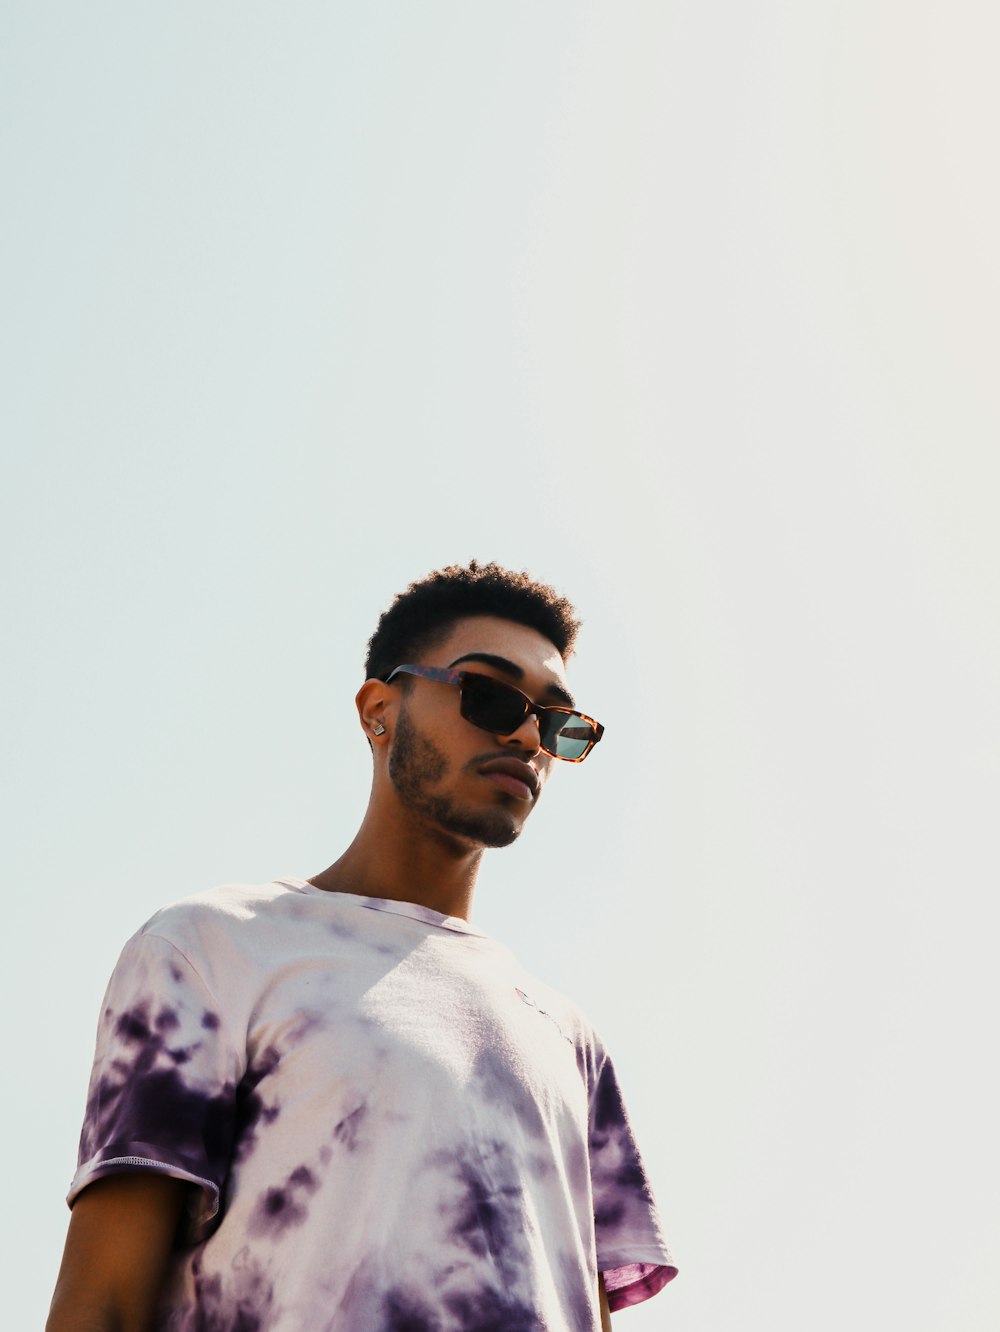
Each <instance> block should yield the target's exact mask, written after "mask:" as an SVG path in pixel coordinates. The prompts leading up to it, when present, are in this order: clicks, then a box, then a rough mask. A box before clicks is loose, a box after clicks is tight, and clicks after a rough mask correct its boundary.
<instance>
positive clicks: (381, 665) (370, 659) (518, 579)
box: [365, 560, 580, 680]
mask: <svg viewBox="0 0 1000 1332" xmlns="http://www.w3.org/2000/svg"><path fill="white" fill-rule="evenodd" d="M470 615H497V616H500V618H501V619H504V620H513V621H514V622H515V623H516V624H524V625H527V626H528V627H529V628H531V629H537V630H538V632H539V633H541V634H544V635H545V637H546V638H547V639H549V640H550V642H552V643H553V644H554V645H555V647H556V649H557V650H558V652H559V655H560V656H561V657H563V658H564V659H565V658H567V657H569V656H570V655H571V653H572V651H573V648H574V645H575V643H576V635H577V631H578V630H579V628H580V621H579V619H578V618H577V615H576V611H575V609H574V608H573V606H572V604H571V603H570V602H569V601H567V600H566V598H565V597H561V596H559V595H558V593H556V592H555V591H553V589H552V588H551V587H549V586H547V584H545V583H539V582H536V581H535V580H534V579H533V578H532V577H531V575H530V574H528V573H523V572H522V573H514V572H512V571H511V570H510V569H504V568H501V566H500V565H499V564H479V563H478V562H477V561H476V560H472V561H471V562H470V563H469V564H468V565H467V566H465V567H462V566H461V565H458V564H450V565H448V567H447V568H445V569H437V570H435V571H434V572H433V573H430V574H428V575H427V577H426V578H422V579H420V581H419V582H416V583H411V584H410V586H409V587H408V588H407V589H406V591H405V592H401V593H400V594H399V595H398V596H397V597H396V598H395V600H394V601H393V603H392V605H391V606H390V607H389V609H388V610H387V611H386V612H385V613H384V614H383V615H382V617H381V619H380V620H379V622H378V627H377V628H376V630H375V632H374V633H373V634H372V636H371V638H370V639H369V640H368V656H367V658H366V659H365V679H366V680H384V679H385V677H386V676H387V675H388V674H389V672H390V671H392V670H394V669H395V668H396V667H397V666H399V665H400V664H401V663H402V662H407V661H413V660H414V659H415V658H416V657H419V656H420V654H421V653H423V652H426V651H427V649H428V648H430V647H433V646H434V645H435V644H436V643H438V642H440V641H442V640H443V639H444V638H445V637H447V634H448V632H449V630H450V629H451V627H452V625H453V624H455V623H456V622H457V621H458V620H464V619H466V618H467V617H468V616H470Z"/></svg>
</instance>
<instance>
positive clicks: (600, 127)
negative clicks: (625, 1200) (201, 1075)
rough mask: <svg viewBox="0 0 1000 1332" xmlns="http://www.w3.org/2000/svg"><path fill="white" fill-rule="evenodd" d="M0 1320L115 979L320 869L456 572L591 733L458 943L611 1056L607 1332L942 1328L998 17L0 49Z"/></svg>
mask: <svg viewBox="0 0 1000 1332" xmlns="http://www.w3.org/2000/svg"><path fill="white" fill-rule="evenodd" d="M0 24H2V30H0V39H2V40H0V116H2V132H3V148H2V160H0V170H2V181H3V194H4V203H3V207H2V209H0V253H2V260H0V262H2V268H3V273H2V296H0V325H2V336H3V352H2V364H3V369H4V376H5V379H6V380H7V383H6V385H5V388H4V393H3V407H2V411H3V418H4V424H3V436H4V443H3V448H4V459H5V467H4V471H5V477H6V479H5V481H4V484H3V490H2V498H0V505H2V523H0V540H2V543H3V552H2V555H3V559H2V568H3V575H4V611H3V621H2V627H3V634H4V639H5V645H4V674H5V684H4V689H3V730H4V739H3V751H4V756H5V763H4V783H5V786H4V799H3V809H4V815H5V823H6V828H5V832H4V836H3V849H4V861H5V870H4V876H3V877H4V888H5V892H6V907H5V912H4V922H5V923H4V929H3V940H4V943H3V952H4V966H3V976H2V982H3V989H4V995H3V1011H4V1013H5V1015H6V1024H5V1028H6V1029H5V1048H6V1050H7V1055H6V1059H5V1064H6V1069H7V1079H8V1080H7V1084H6V1085H7V1089H8V1090H7V1093H6V1095H5V1098H4V1101H5V1104H4V1111H3V1117H4V1123H3V1136H4V1141H5V1143H6V1149H7V1150H6V1163H5V1170H4V1178H5V1185H6V1193H7V1206H6V1207H5V1208H4V1209H3V1214H4V1216H3V1226H4V1230H5V1237H4V1240H3V1243H2V1246H0V1249H2V1253H3V1256H4V1261H5V1263H9V1264H10V1266H9V1270H8V1272H7V1274H6V1276H5V1278H4V1306H5V1314H4V1321H5V1325H6V1326H8V1327H11V1328H17V1329H18V1332H20V1329H21V1328H25V1329H31V1328H36V1327H40V1326H41V1323H42V1321H43V1317H44V1310H45V1309H46V1308H47V1305H48V1300H49V1296H50V1293H51V1287H52V1283H53V1280H54V1276H55V1270H56V1266H57V1263H58V1258H59V1254H60V1251H61V1247H62V1241H63V1236H64V1232H65V1225H66V1221H67V1217H68V1213H67V1211H66V1209H65V1206H64V1203H63V1197H64V1194H65V1191H66V1188H67V1185H68V1182H69V1179H70V1176H71V1174H72V1171H73V1168H74V1160H75V1151H76V1139H77V1135H78V1132H79V1125H80V1119H81V1115H82V1110H83V1103H84V1096H85V1088H86V1080H87V1075H88V1070H89V1063H90V1058H91V1055H92V1051H93V1039H94V1031H95V1026H96V1021H97V1014H98V1010H99V1006H100V1000H101V995H102V992H103V988H104V985H105V983H106V980H107V976H108V974H109V972H110V970H111V968H112V966H113V964H114V962H115V959H116V957H117V954H118V951H119V949H120V947H121V945H122V943H123V942H124V940H125V938H126V937H127V936H128V935H129V934H131V933H132V932H133V931H134V930H135V929H136V928H137V927H138V926H139V925H140V924H141V923H142V922H143V921H144V920H145V919H146V918H147V917H148V916H149V915H151V914H152V912H153V911H154V910H155V909H156V908H158V907H159V906H161V905H162V904H164V903H165V902H167V901H170V900H173V899H175V898H177V897H180V896H184V895H186V894H188V893H190V892H193V891H196V890H199V889H201V888H205V887H208V886H210V885H212V884H214V883H219V882H225V881H241V880H244V881H261V880H267V879H270V878H273V877H275V876H277V875H281V874H300V875H309V874H312V873H315V872H316V871H318V870H319V869H321V868H323V867H324V866H326V865H327V864H328V863H329V862H330V861H331V860H333V859H334V858H335V857H336V856H337V855H338V854H339V853H340V852H341V851H342V850H343V848H344V847H345V845H346V843H347V842H348V840H349V839H350V837H351V836H352V835H353V833H354V830H355V827H356V825H357V823H358V821H359V819H360V817H361V814H362V812H363V809H364V805H365V801H366V796H367V789H368V780H369V770H370V761H369V757H368V750H367V747H366V745H365V743H364V741H363V739H362V737H361V735H360V733H359V731H358V728H357V724H356V719H355V714H354V709H353V695H354V693H355V691H356V689H357V687H358V685H359V683H360V679H361V662H362V659H363V652H364V645H365V642H366V640H367V638H368V636H369V634H370V633H371V631H372V629H373V628H374V624H375V621H376V619H377V616H378V614H379V612H380V611H381V610H382V609H384V607H385V606H386V605H387V604H388V603H389V601H390V600H391V598H392V596H393V594H394V593H396V592H397V591H399V590H401V589H402V588H403V587H405V585H406V584H407V583H408V582H409V581H410V580H411V579H413V578H416V577H419V576H422V575H423V574H424V573H426V572H428V571H429V570H430V569H432V568H435V567H437V566H439V565H442V564H445V563H450V562H455V561H465V560H467V559H469V558H470V557H473V556H475V557H478V558H480V559H483V560H489V559H497V560H500V561H501V562H503V563H506V564H508V565H511V566H514V567H517V568H522V567H526V568H528V569H529V570H530V571H532V572H533V573H534V574H536V575H538V576H540V577H542V578H545V579H547V580H550V581H552V582H553V583H554V584H556V586H557V587H558V588H560V589H561V590H563V591H565V592H566V593H567V594H568V595H570V596H571V597H572V598H573V599H574V600H575V601H576V603H577V605H578V607H579V609H580V611H581V613H582V615H583V616H584V619H585V621H586V625H585V629H584V632H583V635H582V637H581V642H580V647H579V653H578V658H577V659H576V661H575V662H574V664H573V667H572V673H571V678H572V682H573V687H574V690H575V692H576V693H577V695H578V697H579V699H580V701H581V706H583V707H584V709H585V710H586V711H588V712H590V713H592V714H593V715H595V716H597V717H599V718H601V719H602V720H603V721H604V722H605V723H606V726H607V736H606V738H605V741H604V743H602V745H601V747H600V749H599V750H598V751H597V752H596V753H595V755H594V756H593V758H592V759H591V760H590V761H589V762H588V763H587V764H585V765H584V766H583V767H581V768H569V767H567V768H565V769H563V770H562V771H560V772H559V773H558V774H557V779H556V780H554V781H553V782H552V783H551V784H550V786H549V788H548V789H547V791H546V794H545V797H544V800H543V801H542V804H541V805H540V807H539V809H538V811H537V813H536V814H535V816H534V817H533V818H532V820H531V823H530V824H529V826H528V829H527V831H526V832H525V834H524V836H523V838H522V839H521V841H520V842H519V843H518V844H517V845H516V846H515V847H513V848H511V849H509V850H506V851H501V852H496V853H494V854H493V855H491V856H490V857H489V858H488V861H487V863H486V866H485V869H484V872H483V874H482V877H481V880H480V887H479V891H478V896H477V900H476V907H475V912H474V918H475V919H476V920H477V922H478V923H479V924H480V925H481V926H482V927H483V928H485V929H487V930H488V931H489V932H490V933H492V934H494V935H495V936H497V937H498V938H500V939H502V940H504V941H505V942H506V943H508V944H510V945H511V946H512V947H513V948H514V949H515V951H516V952H517V953H518V954H519V956H520V957H521V959H522V960H523V961H524V963H525V964H526V965H527V966H529V967H530V968H531V969H532V970H534V971H536V972H537V973H539V974H541V975H542V976H544V977H545V978H546V979H547V980H548V981H549V982H550V983H552V984H554V985H556V986H557V987H558V988H560V989H562V990H564V991H565V992H567V993H569V994H571V995H572V996H573V997H574V998H575V999H576V1000H577V1001H578V1002H579V1003H580V1004H581V1006H582V1007H583V1008H584V1010H585V1011H586V1012H587V1013H588V1014H589V1015H590V1017H591V1018H592V1019H593V1021H594V1022H595V1024H596V1026H597V1027H598V1029H599V1030H600V1031H601V1033H602V1035H603V1037H604V1039H605V1040H606V1042H607V1043H608V1045H609V1047H610V1048H611V1049H612V1050H613V1052H614V1054H615V1058H616V1063H617V1065H618V1068H619V1072H620V1075H621V1079H622V1083H623V1086H624V1088H625V1092H626V1096H627V1099H628V1101H629V1104H630V1108H631V1111H632V1115H633V1118H634V1120H635V1124H636V1128H637V1132H638V1135H639V1139H640V1143H641V1144H642V1146H643V1149H644V1154H645V1156H646V1158H647V1164H648V1166H649V1169H650V1172H651V1175H652V1177H653V1179H654V1181H655V1184H656V1188H657V1192H658V1195H659V1201H660V1205H661V1209H662V1212H663V1215H664V1219H665V1222H666V1225H667V1229H668V1233H669V1236H670V1238H671V1241H672V1243H673V1244H674V1246H675V1247H676V1251H677V1254H678V1257H679V1260H680V1263H681V1268H682V1271H681V1275H680V1276H679V1277H678V1279H677V1280H676V1282H675V1283H674V1284H673V1285H672V1286H671V1287H668V1288H667V1290H666V1291H665V1292H664V1293H663V1294H661V1295H659V1296H657V1297H656V1299H654V1300H653V1301H651V1302H649V1303H648V1304H646V1305H643V1306H642V1307H640V1308H638V1309H635V1310H631V1311H626V1312H624V1313H622V1314H620V1315H616V1317H615V1320H614V1321H615V1324H616V1326H617V1325H618V1323H619V1321H620V1322H621V1324H622V1325H623V1327H624V1328H627V1329H629V1330H630V1332H654V1330H655V1329H676V1330H677V1332H735V1330H736V1329H740V1330H743V1329H746V1330H747V1332H757V1330H758V1329H759V1330H760V1332H765V1330H766V1332H802V1329H809V1332H834V1330H835V1329H836V1332H842V1329H844V1328H859V1329H865V1330H866V1332H867V1330H868V1329H871V1330H872V1332H874V1330H875V1329H879V1332H881V1330H882V1329H886V1328H905V1329H907V1332H943V1330H947V1332H952V1329H956V1330H958V1332H987V1330H989V1332H995V1329H996V1328H997V1326H998V1324H1000V1266H998V1262H997V1253H998V1251H1000V1211H998V1208H997V1195H998V1190H1000V1160H998V1155H1000V1154H998V1146H997V1125H998V1123H1000V1094H998V1085H1000V1082H998V1079H997V1076H996V1068H995V1066H996V1045H997V1037H996V1030H997V1001H998V998H1000V994H998V991H1000V985H998V979H997V973H998V965H997V936H998V926H1000V910H998V907H997V901H996V894H997V888H998V878H1000V876H998V855H997V840H998V836H997V833H998V813H997V811H998V797H1000V747H998V740H1000V707H998V698H997V681H998V678H1000V625H998V615H997V586H998V584H997V575H998V563H1000V540H998V535H997V521H998V520H997V511H998V486H997V482H998V472H1000V459H998V437H1000V390H998V372H997V366H998V352H1000V347H998V336H997V334H998V313H997V312H998V308H1000V302H998V297H1000V258H998V253H997V237H998V235H1000V186H998V172H997V146H996V140H997V125H998V123H1000V105H998V103H1000V95H998V81H997V76H996V51H997V49H998V41H1000V19H998V17H997V9H996V6H995V5H994V4H990V3H987V0H982V3H974V2H971V0H948V2H947V3H945V0H906V3H904V2H903V0H865V3H858V0H809V2H807V3H802V2H801V0H761V3H758V4H754V5H748V4H739V3H735V2H734V0H716V2H715V3H712V2H709V3H705V0H697V3H695V0H670V2H668V3H627V2H626V3H615V4H610V3H602V4H593V3H585V0H573V3H565V2H563V0H560V2H558V3H556V2H546V3H531V4H527V3H522V2H520V0H514V2H512V3H511V2H508V3H505V4H502V5H500V4H495V5H485V4H476V3H468V2H467V0H465V2H463V3H458V2H456V3H441V2H440V0H422V2H421V3H409V4H404V3H394V4H389V3H375V4H371V5H364V6H363V5H360V4H355V5H346V4H335V3H294V2H293V3H287V4H281V5H278V4H263V3H240V4H234V3H227V2H222V0H220V2H219V3H212V4H204V3H200V4H193V3H188V2H176V3H171V4H169V5H168V4H148V5H133V4H123V3H96V4H91V5H77V4H69V3H65V0H61V2H58V3H46V0H6V3H5V5H4V6H3V10H2V17H0Z"/></svg>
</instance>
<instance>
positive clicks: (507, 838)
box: [389, 704, 521, 847]
mask: <svg viewBox="0 0 1000 1332" xmlns="http://www.w3.org/2000/svg"><path fill="white" fill-rule="evenodd" d="M447 772H448V759H447V757H446V756H445V754H444V753H442V751H441V750H440V749H438V747H437V745H435V744H434V742H433V741H432V740H429V739H428V738H427V736H426V735H423V734H422V733H421V732H420V731H418V730H417V728H416V727H415V726H414V725H413V723H412V722H411V721H410V717H409V713H408V710H407V708H406V706H405V704H404V706H403V707H402V708H401V709H400V712H399V716H398V720H397V722H396V734H395V737H394V740H393V745H392V749H391V751H390V753H389V780H390V781H391V782H392V784H393V786H394V787H395V790H396V794H397V796H399V799H400V801H401V802H402V803H403V804H404V805H405V806H406V808H407V809H409V810H412V811H413V812H414V813H416V814H420V815H423V816H424V817H425V818H426V819H428V820H430V821H431V822H432V823H435V824H437V826H438V828H440V829H441V830H442V831H444V832H445V833H449V834H451V835H452V836H453V837H459V838H461V839H462V840H463V841H464V842H469V841H471V842H477V843H478V844H479V845H480V846H490V847H499V846H510V844H511V842H514V841H516V840H517V838H518V837H519V836H520V835H521V823H520V821H519V820H517V819H514V818H512V817H511V815H510V814H509V813H508V811H507V810H505V809H503V808H500V807H496V808H493V809H468V808H465V809H463V808H462V807H460V806H459V805H457V804H456V803H455V802H454V801H453V800H452V799H451V798H450V797H449V796H444V795H435V794H434V793H433V792H432V791H430V790H429V789H428V788H429V787H431V786H434V785H435V784H436V783H437V782H440V781H441V779H442V778H443V777H444V776H445V774H446V773H447Z"/></svg>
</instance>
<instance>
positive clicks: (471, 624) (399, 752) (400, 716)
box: [357, 562, 579, 847]
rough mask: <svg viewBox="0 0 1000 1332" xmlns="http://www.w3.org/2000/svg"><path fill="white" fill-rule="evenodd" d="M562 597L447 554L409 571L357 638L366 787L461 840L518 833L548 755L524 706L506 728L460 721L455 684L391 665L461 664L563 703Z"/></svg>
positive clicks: (539, 699) (567, 649) (566, 637)
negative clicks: (371, 784) (434, 567)
mask: <svg viewBox="0 0 1000 1332" xmlns="http://www.w3.org/2000/svg"><path fill="white" fill-rule="evenodd" d="M578 628H579V621H578V620H577V618H576V615H575V612H574V610H573V607H572V606H571V605H570V603H569V602H568V601H567V600H566V599H565V598H563V597H559V596H557V595H556V593H555V592H553V590H552V589H551V588H550V587H547V586H545V585H544V584H541V583H536V582H534V581H533V580H532V579H531V578H530V577H529V576H528V575H527V574H525V573H511V572H509V571H508V570H505V569H502V568H500V567H499V566H497V565H495V564H490V565H484V566H481V565H478V564H476V563H475V562H473V563H472V564H470V565H469V566H468V567H467V568H460V567H457V566H453V567H451V568H447V569H443V570H440V571H438V572H436V573H433V574H431V575H430V576H429V577H427V578H425V579H423V580H422V581H420V582H418V583H413V584H411V586H410V587H409V588H408V589H407V591H406V592H404V593H402V594H401V595H400V596H398V597H397V598H396V599H395V601H394V602H393V604H392V606H391V607H390V608H389V610H388V611H386V612H385V614H384V615H383V616H382V618H381V619H380V621H379V624H378V628H377V629H376V631H375V633H374V635H373V636H372V638H371V641H370V642H369V645H368V658H367V662H366V674H367V680H366V682H365V684H364V685H363V686H362V688H361V691H360V692H359V694H358V699H357V702H358V711H359V714H360V716H361V721H362V724H363V726H364V728H365V732H366V735H367V736H368V739H369V742H370V743H371V745H372V747H373V751H374V753H375V766H376V771H375V794H376V797H378V796H380V795H381V798H382V799H383V800H387V801H389V802H391V803H393V804H395V805H398V806H399V807H402V809H403V810H405V811H406V814H407V816H408V817H416V818H417V819H418V820H419V821H420V822H421V823H424V824H429V825H431V826H433V827H434V828H435V829H436V830H437V831H439V832H440V833H442V834H444V835H446V836H447V837H449V838H450V839H452V840H454V841H456V842H458V843H460V844H462V845H464V846H466V847H468V846H480V847H483V846H506V845H508V844H509V843H510V842H512V841H514V839H515V838H516V837H517V836H518V835H519V834H520V831H521V828H522V827H523V824H524V820H525V819H526V818H527V815H528V814H529V813H530V811H531V809H532V808H533V807H534V804H535V801H536V800H537V798H538V795H539V793H540V791H541V788H542V786H543V785H544V783H545V781H546V779H547V777H548V773H549V770H550V766H551V763H552V761H553V760H552V758H551V757H550V755H548V754H546V753H545V752H544V751H543V750H542V749H541V746H540V741H539V723H538V719H537V717H536V716H535V715H534V714H533V713H532V714H529V715H526V716H525V717H524V719H523V720H522V721H521V722H520V723H519V724H518V725H517V726H516V729H514V730H513V731H511V732H509V733H507V734H499V733H497V734H494V733H492V732H490V731H488V730H485V729H483V728H482V727H481V726H478V725H474V724H472V723H470V722H469V721H468V720H467V719H466V717H465V716H463V715H462V713H463V711H468V708H467V706H464V704H463V697H462V695H463V692H464V691H462V690H460V689H459V688H458V687H456V686H455V685H454V684H451V683H447V682H445V681H443V680H441V679H428V678H426V677H421V676H419V675H412V674H400V675H397V676H395V678H394V679H393V680H392V681H391V682H390V683H387V679H388V677H389V676H390V675H391V674H392V672H393V671H395V670H396V669H397V668H398V667H399V666H401V665H411V666H417V667H419V668H431V669H432V670H434V671H437V672H442V671H448V670H470V671H475V672H477V673H481V674H482V675H485V676H489V677H492V678H493V679H495V680H498V681H502V682H503V683H505V684H508V685H514V686H516V688H517V689H519V690H521V691H522V692H523V693H524V694H525V695H527V697H528V698H529V699H531V700H532V701H533V702H536V703H539V704H542V705H546V704H548V705H555V706H572V699H571V697H570V695H569V691H568V689H567V686H566V675H565V661H566V658H567V657H568V656H569V655H570V654H571V652H572V650H573V646H574V643H575V640H576V634H577V630H578Z"/></svg>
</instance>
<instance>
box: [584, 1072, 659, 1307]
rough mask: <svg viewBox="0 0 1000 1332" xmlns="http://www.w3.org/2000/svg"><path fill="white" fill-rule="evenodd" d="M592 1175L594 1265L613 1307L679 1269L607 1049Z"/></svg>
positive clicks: (595, 1096)
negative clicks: (658, 1211) (594, 1235)
mask: <svg viewBox="0 0 1000 1332" xmlns="http://www.w3.org/2000/svg"><path fill="white" fill-rule="evenodd" d="M590 1175H591V1184H592V1187H593V1194H594V1225H595V1230H596V1233H597V1266H598V1270H599V1271H600V1272H601V1273H602V1274H603V1276H604V1285H605V1289H606V1290H607V1292H608V1306H609V1308H610V1310H611V1312H612V1313H614V1312H615V1311H616V1310H618V1309H626V1308H628V1307H629V1306H630V1305H632V1304H640V1303H641V1302H642V1301H643V1300H647V1299H649V1298H650V1296H652V1295H655V1294H657V1292H658V1291H661V1290H662V1289H663V1287H664V1286H665V1285H666V1284H667V1282H668V1281H670V1280H671V1279H672V1278H673V1277H675V1276H676V1275H677V1265H676V1263H675V1262H674V1259H673V1257H672V1256H671V1253H670V1250H669V1249H668V1248H667V1244H666V1240H665V1238H664V1235H663V1230H662V1227H661V1225H660V1218H659V1215H658V1213H657V1209H656V1203H655V1202H654V1200H653V1193H652V1190H651V1188H650V1185H649V1180H648V1178H647V1176H646V1170H645V1167H644V1165H643V1163H642V1157H641V1156H640V1154H639V1148H638V1145H637V1143H636V1140H635V1136H634V1134H633V1132H632V1126H631V1124H630V1123H629V1118H628V1114H627V1112H626V1110H625V1103H624V1101H623V1100H622V1095H621V1092H620V1090H619V1087H618V1079H617V1077H616V1076H615V1070H614V1065H613V1064H612V1062H611V1059H610V1058H609V1057H608V1056H607V1055H605V1056H604V1058H603V1061H602V1063H601V1064H600V1065H599V1068H598V1073H597V1078H596V1082H595V1084H594V1087H593V1090H592V1092H591V1099H590Z"/></svg>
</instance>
